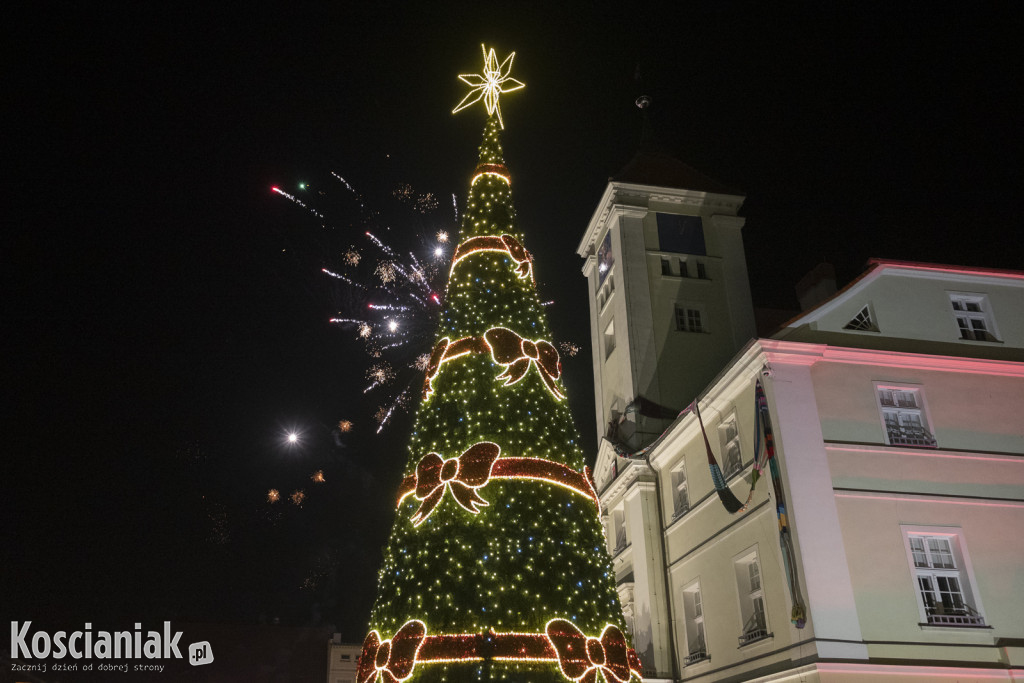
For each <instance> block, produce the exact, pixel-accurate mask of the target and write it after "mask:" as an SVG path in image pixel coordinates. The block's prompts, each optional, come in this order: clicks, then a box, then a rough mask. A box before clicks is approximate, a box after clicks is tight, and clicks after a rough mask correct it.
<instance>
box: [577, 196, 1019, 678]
mask: <svg viewBox="0 0 1024 683" xmlns="http://www.w3.org/2000/svg"><path fill="white" fill-rule="evenodd" d="M663 177H667V176H663ZM625 185H629V186H628V187H627V186H625ZM625 185H624V184H623V183H617V182H616V181H612V183H610V185H609V188H608V191H607V192H606V193H605V196H604V198H603V199H602V203H601V205H600V206H599V207H598V210H597V212H596V213H595V216H594V219H593V220H592V221H591V223H590V226H589V228H588V232H587V234H586V235H585V237H584V239H583V241H582V242H581V245H580V249H579V253H580V255H581V256H583V257H584V258H585V259H586V265H585V266H584V273H586V274H587V275H588V278H589V279H590V282H591V294H592V296H591V312H592V341H593V343H594V356H595V360H594V364H595V393H596V398H597V405H598V417H597V422H598V429H599V435H600V436H601V445H600V448H599V453H598V456H597V464H596V467H595V478H596V481H597V486H598V491H599V493H600V495H601V499H602V507H603V510H604V513H605V525H606V530H607V537H608V546H609V549H610V550H611V552H612V554H613V562H614V567H615V571H616V577H617V580H618V583H619V591H620V596H621V597H622V599H623V605H624V610H625V612H626V619H627V624H628V625H629V626H630V628H631V631H632V636H633V640H634V646H635V647H636V650H637V652H638V654H639V655H640V657H641V660H642V661H643V664H644V667H645V672H646V677H647V678H648V679H651V680H666V681H740V680H794V681H795V680H800V681H860V680H868V679H869V678H870V679H872V680H879V679H881V680H900V681H916V680H920V681H931V680H960V681H974V680H977V681H993V680H1019V679H1024V538H1022V535H1021V533H1020V532H1019V530H1020V529H1021V528H1024V419H1022V418H1021V416H1022V415H1024V273H1019V272H1011V271H995V270H987V269H977V268H973V269H972V268H954V267H946V266H933V265H928V264H914V263H900V262H891V261H873V262H872V263H871V264H870V267H869V269H868V271H867V272H866V273H865V274H864V275H863V276H861V277H860V278H859V279H858V280H856V281H855V282H853V283H851V284H850V285H849V286H847V287H846V288H845V289H844V290H842V291H841V292H839V293H838V294H837V295H836V296H834V297H832V298H831V299H830V300H828V301H826V302H824V303H822V304H820V305H818V306H817V307H816V308H814V309H813V310H811V311H808V312H805V313H804V314H802V315H800V316H799V317H798V318H796V319H795V320H793V321H791V322H790V323H789V324H788V325H787V326H785V327H784V328H783V329H782V330H781V331H780V332H778V333H777V334H775V335H774V336H773V338H770V339H755V338H753V337H754V335H753V332H752V329H753V323H752V319H753V316H752V314H751V312H750V311H751V309H750V303H749V301H750V298H749V288H747V286H746V268H745V265H742V266H741V264H734V263H731V261H732V260H734V259H737V260H740V261H742V260H743V251H742V238H741V237H740V235H739V230H740V228H741V227H742V219H738V218H736V217H735V211H736V210H737V209H738V208H739V204H738V201H741V200H742V198H741V197H738V196H737V195H732V194H715V193H709V192H698V191H693V190H685V189H680V188H673V187H662V186H658V185H648V186H646V187H645V186H642V185H638V184H635V183H633V184H629V183H627V184H625ZM667 197H677V198H680V199H681V201H680V202H678V203H676V204H672V205H671V206H670V205H669V204H668V203H667V200H663V199H662V198H667ZM655 198H658V199H655ZM670 209H672V210H675V211H677V212H681V213H683V214H685V215H698V216H699V217H700V219H701V222H702V224H703V227H704V236H705V245H706V254H705V255H704V258H705V259H708V260H709V261H710V263H711V264H713V269H712V270H711V271H710V272H708V271H705V272H706V274H707V275H708V278H707V279H708V280H710V282H709V283H707V284H705V285H704V286H705V290H699V291H705V292H706V293H707V294H708V298H706V299H704V300H702V301H700V302H699V303H702V304H703V305H704V306H705V308H704V309H703V310H702V311H701V313H702V314H703V313H705V312H706V318H704V317H703V316H702V320H706V321H707V324H708V330H707V331H693V330H690V329H688V328H687V322H686V320H685V319H684V320H683V321H681V322H680V323H679V324H678V325H676V326H672V325H667V326H666V325H664V321H662V325H661V327H659V325H658V324H657V323H655V322H654V319H656V318H659V317H664V315H665V311H666V310H668V311H674V310H676V309H677V306H678V307H682V308H683V309H686V308H688V307H689V304H690V303H692V302H693V301H694V299H695V297H694V296H693V295H692V294H691V292H692V291H693V290H691V289H688V288H687V287H686V286H687V285H689V284H690V283H688V282H681V283H680V282H676V280H675V279H674V278H679V279H680V280H682V278H681V277H680V276H679V275H677V274H676V273H674V272H672V270H671V261H670V267H669V269H668V271H667V272H666V271H663V265H662V258H663V257H664V255H665V254H666V253H670V254H677V253H678V252H674V251H669V250H666V249H664V248H663V245H662V244H660V243H658V242H657V241H656V238H657V237H659V234H658V232H657V230H656V229H655V230H653V231H652V230H651V228H650V226H651V225H652V221H653V225H655V226H657V221H658V219H657V217H654V218H652V216H651V214H652V213H654V214H658V213H661V212H667V211H668V210H670ZM716 212H722V214H721V215H720V214H719V213H716ZM671 220H674V219H670V221H671ZM722 226H725V227H724V228H723V227H722ZM719 231H721V232H723V233H727V234H728V237H727V238H723V239H721V240H720V241H719V237H718V236H717V234H718V232H719ZM664 234H665V233H664V231H662V235H664ZM609 235H610V237H609ZM608 244H611V246H612V253H611V256H612V257H613V258H612V259H610V265H609V266H608V267H606V268H605V269H604V273H601V272H600V271H599V269H600V268H601V266H602V264H603V263H609V259H608V257H607V256H602V255H601V251H602V248H606V247H605V246H604V245H608ZM616 244H618V245H619V246H618V251H616V247H615V245H616ZM692 244H693V243H692V242H691V243H685V244H683V246H687V247H688V248H690V247H692ZM723 244H728V245H730V246H729V247H728V248H726V247H723V246H721V245H723ZM675 246H678V245H675ZM685 256H686V257H687V259H686V260H689V257H690V256H692V255H690V254H685ZM670 258H676V256H672V257H670ZM715 258H717V259H720V260H718V261H713V260H711V259H715ZM705 267H706V268H707V266H705ZM641 273H642V275H643V276H642V277H641ZM602 274H603V275H604V278H603V280H602V278H601V277H600V275H602ZM616 275H618V276H619V281H618V282H616V283H615V284H616V288H615V291H611V292H609V291H607V290H609V289H611V288H609V287H607V284H606V283H607V281H608V280H609V279H610V278H612V277H614V276H616ZM620 283H621V284H620ZM645 286H646V287H647V289H648V291H647V294H646V296H647V298H648V300H649V301H651V302H656V303H654V304H652V305H646V304H645V302H644V296H645V294H644V292H643V291H640V292H637V291H636V290H637V289H639V290H643V289H644V287H645ZM673 288H674V289H673ZM741 288H745V289H746V291H747V293H746V295H745V296H743V295H741V294H739V293H737V292H736V291H735V290H738V289H741ZM673 291H674V292H677V293H678V297H679V301H673V300H672V297H673V294H672V292H673ZM666 292H668V293H666ZM602 295H603V296H602ZM616 297H618V301H616ZM637 302H639V303H637ZM609 311H610V313H609ZM648 311H653V312H654V313H653V314H648ZM634 316H635V319H636V320H637V324H635V325H634V324H633V320H634ZM609 324H610V325H612V326H613V327H612V331H611V334H610V335H609V334H608V333H607V332H606V330H607V327H608V325H609ZM719 325H721V327H720V326H719ZM712 326H713V327H712ZM689 335H704V336H705V337H711V336H712V335H720V336H718V337H717V338H716V340H715V341H714V344H713V345H709V347H708V348H706V349H704V348H703V347H701V346H700V342H701V340H698V341H697V342H696V343H690V340H689V338H688V336H689ZM743 335H746V336H743ZM673 336H677V337H683V339H681V340H680V339H672V338H671V337H673ZM741 336H742V339H741V338H740V337H741ZM703 341H707V339H705V340H703ZM609 345H611V346H612V350H611V351H610V352H609V351H608V348H607V347H608V346H609ZM684 346H687V348H686V349H684V348H683V347H684ZM711 346H713V347H714V348H711ZM722 347H727V348H725V349H723V348H722ZM694 349H703V351H700V350H698V351H694ZM620 351H625V353H621V354H620ZM726 352H727V357H726V358H724V359H723V358H721V356H720V355H715V354H726ZM616 354H619V356H616ZM652 366H653V367H652ZM709 366H710V367H709ZM652 377H656V378H657V379H656V380H654V379H651V378H652ZM697 378H700V385H699V386H694V382H697ZM758 383H760V385H761V386H762V387H763V392H764V397H765V404H766V407H765V409H764V411H765V412H762V411H761V410H759V407H758V405H757V403H756V399H755V387H756V386H757V385H758ZM669 386H671V387H673V388H672V389H671V390H668V391H666V390H664V388H665V387H669ZM652 387H655V388H657V389H660V390H661V391H660V393H655V392H654V390H653V389H652ZM673 392H675V393H673ZM641 396H642V397H644V398H646V399H649V400H648V402H646V403H642V402H640V401H638V400H637V399H638V397H641ZM694 398H698V399H699V403H698V405H699V409H700V416H701V418H702V421H703V425H704V433H706V435H707V440H708V444H709V445H710V449H711V451H712V454H713V456H714V458H715V460H716V462H717V464H718V465H719V466H720V468H721V471H722V474H723V477H724V479H725V486H727V487H728V489H729V491H730V492H731V495H732V496H735V498H737V499H738V500H739V501H740V503H745V506H744V507H743V508H742V509H741V510H739V511H736V512H730V511H729V510H727V508H726V506H725V505H724V504H723V502H722V500H721V496H720V495H719V492H718V490H716V486H715V482H714V480H713V477H712V473H711V469H710V468H709V463H708V453H707V449H706V447H705V438H704V435H703V434H702V431H701V426H700V422H699V421H698V418H697V415H696V413H695V412H693V411H686V410H684V411H683V412H682V414H681V415H679V416H678V417H677V418H676V419H675V420H673V421H671V422H669V421H666V420H660V424H659V422H658V421H657V420H655V421H652V422H647V423H644V422H643V420H642V419H641V418H640V417H633V416H631V415H630V414H629V406H630V405H631V404H632V405H633V406H634V409H633V412H634V414H635V415H637V416H639V414H640V410H641V408H643V407H645V406H646V408H647V409H648V410H647V412H649V413H650V412H656V411H652V410H651V406H650V403H651V402H654V403H657V404H660V405H661V406H663V407H671V408H673V409H675V410H677V411H678V410H679V409H681V408H684V407H685V405H680V404H681V403H689V401H691V400H692V399H694ZM759 414H767V416H768V418H769V420H770V423H771V432H772V437H773V446H774V456H775V457H774V460H775V465H776V467H775V470H774V472H775V475H776V476H773V472H772V470H771V468H770V467H769V466H767V463H766V460H765V454H766V452H767V451H766V450H765V447H764V429H763V420H761V423H762V424H761V428H760V436H758V434H759V432H758V429H759V427H758V423H759ZM661 417H663V415H659V416H658V418H659V419H660V418H661ZM631 421H632V422H631ZM626 423H630V424H627V425H626V426H628V427H633V426H634V425H636V428H634V429H626V430H623V429H617V427H618V426H621V425H624V424H626ZM608 425H611V428H609V427H608ZM654 425H658V426H661V429H658V430H657V432H656V433H655V431H656V430H655V429H654V428H652V427H653V426H654ZM758 444H760V445H758ZM755 461H756V462H755ZM757 467H760V469H761V471H760V472H759V473H758V474H759V476H760V479H759V480H758V481H757V484H756V487H755V488H754V489H753V491H751V481H752V477H753V473H754V471H755V469H756V468H757ZM780 493H781V495H782V498H781V499H780V497H779V495H778V494H780ZM780 503H782V504H783V512H784V514H783V515H782V520H781V523H780V511H779V509H778V508H779V504H780ZM781 526H784V527H785V528H786V530H787V531H786V533H785V534H784V535H786V536H788V537H789V540H788V541H783V540H782V536H783V534H780V527H781Z"/></svg>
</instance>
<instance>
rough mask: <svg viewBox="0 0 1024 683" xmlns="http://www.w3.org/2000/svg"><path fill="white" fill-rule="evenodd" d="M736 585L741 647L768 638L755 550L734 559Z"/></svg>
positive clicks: (762, 591) (759, 572) (759, 568)
mask: <svg viewBox="0 0 1024 683" xmlns="http://www.w3.org/2000/svg"><path fill="white" fill-rule="evenodd" d="M735 571H736V586H737V589H738V590H739V596H740V616H741V617H742V619H743V633H742V634H741V635H740V637H739V644H740V646H741V647H742V646H743V645H747V644H748V643H753V642H754V641H757V640H762V639H764V638H768V637H769V636H770V635H771V634H769V633H768V618H767V616H766V614H765V610H764V588H763V586H762V584H761V565H760V563H759V562H758V560H757V551H756V550H754V551H751V552H748V553H747V554H745V555H744V556H743V557H741V558H739V559H738V560H736V561H735Z"/></svg>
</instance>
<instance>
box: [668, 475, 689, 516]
mask: <svg viewBox="0 0 1024 683" xmlns="http://www.w3.org/2000/svg"><path fill="white" fill-rule="evenodd" d="M689 509H690V498H689V496H688V495H687V493H686V465H685V464H682V465H680V466H679V467H678V469H675V470H673V471H672V517H673V519H674V518H676V517H681V516H682V515H684V514H686V511H687V510H689Z"/></svg>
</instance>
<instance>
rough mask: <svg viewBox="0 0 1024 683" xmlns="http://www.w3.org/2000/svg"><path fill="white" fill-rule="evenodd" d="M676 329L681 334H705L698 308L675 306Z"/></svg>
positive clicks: (702, 319) (702, 317) (700, 312)
mask: <svg viewBox="0 0 1024 683" xmlns="http://www.w3.org/2000/svg"><path fill="white" fill-rule="evenodd" d="M676 329H677V330H680V331H682V332H707V330H706V329H705V324H704V312H703V310H702V309H700V308H695V307H689V306H678V305H677V306H676Z"/></svg>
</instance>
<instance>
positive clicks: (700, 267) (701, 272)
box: [697, 261, 708, 280]
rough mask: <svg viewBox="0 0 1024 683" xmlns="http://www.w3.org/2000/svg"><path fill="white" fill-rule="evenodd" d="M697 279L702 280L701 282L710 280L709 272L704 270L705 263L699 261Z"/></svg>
mask: <svg viewBox="0 0 1024 683" xmlns="http://www.w3.org/2000/svg"><path fill="white" fill-rule="evenodd" d="M697 277H698V278H700V279H701V280H707V279H708V271H707V269H705V268H704V262H703V261H697Z"/></svg>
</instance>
